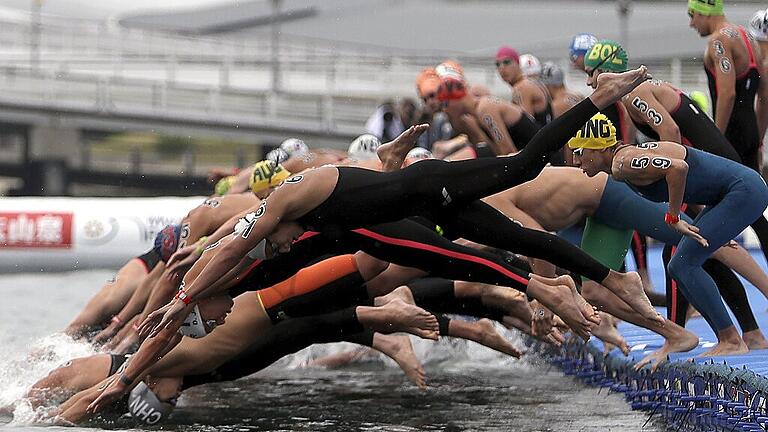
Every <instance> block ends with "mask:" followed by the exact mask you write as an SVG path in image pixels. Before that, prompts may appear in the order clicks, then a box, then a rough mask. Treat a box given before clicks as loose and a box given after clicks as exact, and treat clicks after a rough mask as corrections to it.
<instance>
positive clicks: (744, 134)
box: [704, 27, 763, 172]
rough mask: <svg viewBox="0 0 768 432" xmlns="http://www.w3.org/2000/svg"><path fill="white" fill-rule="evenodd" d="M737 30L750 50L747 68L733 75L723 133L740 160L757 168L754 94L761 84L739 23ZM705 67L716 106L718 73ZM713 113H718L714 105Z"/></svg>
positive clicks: (755, 63)
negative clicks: (732, 94) (733, 89)
mask: <svg viewBox="0 0 768 432" xmlns="http://www.w3.org/2000/svg"><path fill="white" fill-rule="evenodd" d="M739 33H740V34H741V38H742V40H743V41H744V45H745V46H746V48H747V51H748V53H749V66H748V67H747V70H746V71H744V72H743V73H742V74H740V75H738V76H737V77H736V99H735V101H734V104H733V111H732V112H731V118H730V119H729V120H728V127H727V128H726V130H725V137H726V138H727V139H728V141H730V143H731V144H732V145H733V147H734V148H735V149H736V151H737V152H738V153H739V156H740V157H741V160H742V163H743V164H744V165H746V166H748V167H750V168H752V169H754V170H756V171H758V172H760V167H758V166H757V162H758V152H759V151H760V147H761V144H762V138H763V137H761V136H760V130H759V129H758V127H757V115H756V114H755V95H756V94H757V89H758V87H759V85H760V72H759V70H758V68H757V62H756V60H755V54H754V52H753V50H752V44H750V43H749V38H747V33H746V32H745V31H744V29H743V28H741V27H739ZM716 66H719V65H716ZM704 70H705V71H706V73H707V83H708V85H709V95H710V97H711V98H712V105H713V106H715V107H716V106H717V76H716V75H715V72H714V71H712V70H710V69H709V68H707V67H705V68H704ZM715 115H717V110H716V109H715Z"/></svg>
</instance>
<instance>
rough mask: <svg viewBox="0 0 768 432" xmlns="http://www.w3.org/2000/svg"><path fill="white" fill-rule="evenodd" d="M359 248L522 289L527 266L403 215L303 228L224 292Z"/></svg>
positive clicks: (439, 272)
mask: <svg viewBox="0 0 768 432" xmlns="http://www.w3.org/2000/svg"><path fill="white" fill-rule="evenodd" d="M419 163H421V162H419ZM515 226H516V227H517V229H523V228H521V227H520V226H518V225H516V224H515ZM522 246H523V247H525V246H526V245H525V244H523V245H522ZM358 250H362V251H364V252H366V253H368V254H369V255H371V256H374V257H375V258H378V259H381V260H383V261H386V262H391V263H395V264H401V265H405V266H410V267H416V268H419V269H421V270H424V271H426V272H429V273H430V274H432V275H434V276H439V277H444V278H448V279H456V280H467V281H473V282H483V283H488V284H494V285H501V286H509V287H513V288H517V289H519V290H525V287H526V286H527V283H528V278H527V275H528V273H529V270H527V269H519V268H517V267H516V266H514V265H512V264H510V263H509V262H507V260H505V259H504V258H502V257H500V256H498V255H497V254H494V253H491V252H486V251H482V250H478V249H473V248H469V247H466V246H462V245H459V244H456V243H454V242H452V241H450V240H449V239H447V238H445V237H443V236H441V235H439V234H438V233H437V232H435V230H434V228H429V227H427V226H426V225H424V224H423V223H419V222H416V221H414V220H411V219H404V220H400V221H397V222H390V223H385V224H379V225H374V226H370V227H366V228H360V229H355V230H343V231H337V232H323V233H307V234H306V235H305V236H303V237H302V238H301V239H299V241H297V242H295V243H294V244H293V245H292V246H291V251H290V252H289V253H287V254H280V255H277V256H276V257H275V258H272V259H269V260H264V261H256V262H255V263H254V265H253V266H252V267H251V268H250V269H249V271H248V273H247V275H245V277H243V278H242V280H241V282H240V283H238V284H237V285H235V286H233V287H231V288H230V289H229V294H230V295H232V296H237V295H239V294H241V293H243V292H245V291H256V290H259V289H262V288H267V287H269V286H272V285H274V284H276V283H278V282H281V281H283V280H285V279H287V278H288V277H290V276H292V275H293V274H295V273H296V272H297V271H299V270H300V269H302V268H304V267H306V266H307V265H309V264H310V263H312V262H316V261H317V260H319V259H322V258H325V257H328V256H331V255H340V254H347V253H354V252H356V251H358Z"/></svg>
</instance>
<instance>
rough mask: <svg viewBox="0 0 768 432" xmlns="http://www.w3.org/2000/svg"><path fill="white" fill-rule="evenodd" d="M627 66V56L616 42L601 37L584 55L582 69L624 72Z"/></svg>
mask: <svg viewBox="0 0 768 432" xmlns="http://www.w3.org/2000/svg"><path fill="white" fill-rule="evenodd" d="M628 67H629V57H627V52H626V51H625V50H624V48H623V47H622V46H621V45H619V43H618V42H614V41H612V40H610V39H603V40H601V41H599V42H596V43H595V44H594V45H593V46H592V48H590V49H589V52H587V54H586V55H584V69H586V70H588V71H593V70H595V69H599V70H601V71H608V72H624V71H626V70H627V69H628Z"/></svg>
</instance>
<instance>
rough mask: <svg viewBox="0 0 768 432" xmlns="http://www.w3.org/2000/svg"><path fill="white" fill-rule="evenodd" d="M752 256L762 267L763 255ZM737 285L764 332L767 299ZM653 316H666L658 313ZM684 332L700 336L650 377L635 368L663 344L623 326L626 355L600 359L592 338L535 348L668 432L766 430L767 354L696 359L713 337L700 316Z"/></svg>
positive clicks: (657, 264) (657, 274) (658, 270)
mask: <svg viewBox="0 0 768 432" xmlns="http://www.w3.org/2000/svg"><path fill="white" fill-rule="evenodd" d="M659 254H660V250H659V249H652V250H650V251H649V257H648V263H649V266H650V272H651V278H652V280H653V283H654V287H655V289H656V291H662V290H663V288H664V274H663V271H662V267H661V259H660V257H659ZM752 255H753V257H755V259H756V260H757V262H758V263H760V264H761V266H763V268H765V259H764V258H763V256H762V253H760V252H759V251H756V252H753V253H752ZM743 282H744V286H745V287H746V289H747V295H748V297H749V300H750V305H751V306H752V310H753V312H754V314H755V318H756V319H757V322H758V324H759V325H760V327H761V329H763V331H764V332H765V331H766V330H765V329H768V316H767V315H768V314H766V309H767V308H768V300H766V298H765V297H764V296H763V295H762V293H760V292H759V291H758V290H757V289H756V288H755V287H754V286H752V285H751V284H749V283H748V282H746V281H743ZM660 312H661V313H662V315H664V314H665V313H666V311H665V310H663V309H660ZM734 323H736V320H735V319H734ZM686 328H687V329H688V330H690V331H692V332H693V333H695V334H696V335H698V336H699V345H698V346H697V347H696V348H695V349H693V350H691V351H689V352H686V353H675V354H672V355H670V361H669V362H666V363H664V364H662V365H660V366H659V367H658V368H657V369H656V370H655V371H652V370H651V368H650V367H648V366H646V367H644V368H642V369H640V370H635V364H636V362H637V361H639V360H640V359H642V358H643V357H645V356H646V355H648V354H650V353H651V352H653V351H655V350H657V349H659V348H660V347H661V346H662V344H663V343H664V339H663V338H662V337H661V336H659V335H657V334H655V333H653V332H651V331H650V330H647V329H643V328H640V327H637V326H634V325H632V324H628V323H621V324H620V325H619V331H620V332H621V334H622V336H624V338H625V339H626V341H627V343H628V344H629V345H630V347H631V351H630V354H629V356H624V355H623V354H622V353H621V352H620V351H619V350H618V349H614V350H613V351H611V352H609V353H607V354H605V353H604V352H603V349H604V347H603V344H602V343H601V342H600V341H599V340H597V339H595V338H592V339H590V341H588V342H587V343H583V342H582V341H572V342H569V343H568V344H566V345H565V346H563V347H562V348H560V349H554V348H552V347H545V346H543V345H542V346H540V352H542V353H543V354H544V355H545V356H546V357H547V358H548V360H549V361H551V362H552V363H553V364H556V365H558V366H559V367H560V368H561V369H562V370H563V372H564V373H565V374H566V375H572V376H574V377H577V378H579V379H580V380H582V381H583V382H585V383H586V384H588V385H591V386H596V387H603V388H606V389H608V390H609V391H613V392H619V393H622V394H623V395H624V397H625V399H626V400H627V403H628V404H629V405H630V406H631V408H632V409H633V410H643V411H647V412H648V413H649V415H651V416H655V417H658V418H660V419H662V420H663V421H664V422H665V423H666V424H667V425H668V426H669V427H670V428H672V429H674V430H679V431H697V432H698V431H707V432H709V431H713V432H715V431H717V432H720V431H723V432H735V431H744V432H753V431H768V350H756V351H751V352H749V353H748V354H743V355H734V356H721V357H700V356H701V354H702V353H703V352H705V351H707V350H708V349H709V348H711V347H712V346H714V344H715V342H716V340H717V339H716V338H715V335H714V333H713V332H712V331H711V330H710V329H709V326H708V325H707V323H706V322H705V321H704V319H702V318H694V319H691V320H689V321H688V324H687V325H686Z"/></svg>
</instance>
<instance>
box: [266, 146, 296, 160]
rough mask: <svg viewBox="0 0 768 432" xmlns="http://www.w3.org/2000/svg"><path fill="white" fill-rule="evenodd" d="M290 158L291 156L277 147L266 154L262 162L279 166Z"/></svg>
mask: <svg viewBox="0 0 768 432" xmlns="http://www.w3.org/2000/svg"><path fill="white" fill-rule="evenodd" d="M290 157H291V155H289V154H288V152H287V151H285V150H283V149H282V148H279V147H278V148H276V149H274V150H272V151H271V152H269V153H267V155H266V156H264V160H271V161H272V162H274V163H276V164H281V163H283V162H285V161H287V160H288V159H289V158H290Z"/></svg>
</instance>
